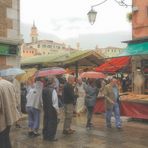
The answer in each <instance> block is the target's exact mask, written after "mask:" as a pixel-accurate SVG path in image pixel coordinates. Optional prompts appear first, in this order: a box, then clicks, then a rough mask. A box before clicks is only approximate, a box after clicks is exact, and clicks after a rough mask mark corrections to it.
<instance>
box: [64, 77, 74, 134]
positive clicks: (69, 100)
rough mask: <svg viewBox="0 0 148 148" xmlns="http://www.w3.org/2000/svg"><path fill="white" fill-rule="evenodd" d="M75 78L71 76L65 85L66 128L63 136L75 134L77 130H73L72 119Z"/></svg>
mask: <svg viewBox="0 0 148 148" xmlns="http://www.w3.org/2000/svg"><path fill="white" fill-rule="evenodd" d="M73 83H74V76H72V75H69V77H68V81H67V83H66V84H65V85H64V89H63V96H64V99H63V100H64V112H65V119H64V127H63V134H73V133H74V132H75V130H73V129H71V123H72V117H73V110H74V106H73V104H74V99H75V94H74V87H73Z"/></svg>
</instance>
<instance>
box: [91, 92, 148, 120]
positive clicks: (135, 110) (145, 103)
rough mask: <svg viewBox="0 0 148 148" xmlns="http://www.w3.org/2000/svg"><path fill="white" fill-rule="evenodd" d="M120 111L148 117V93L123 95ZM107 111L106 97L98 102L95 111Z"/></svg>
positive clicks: (133, 115) (131, 115)
mask: <svg viewBox="0 0 148 148" xmlns="http://www.w3.org/2000/svg"><path fill="white" fill-rule="evenodd" d="M120 111H121V115H122V116H127V117H132V118H139V119H148V95H136V94H133V93H129V94H127V95H124V96H121V100H120ZM102 112H105V104H104V98H99V99H98V100H97V102H96V105H95V108H94V113H102Z"/></svg>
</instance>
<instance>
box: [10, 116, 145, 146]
mask: <svg viewBox="0 0 148 148" xmlns="http://www.w3.org/2000/svg"><path fill="white" fill-rule="evenodd" d="M122 119H123V120H125V119H124V118H122ZM41 121H42V120H41ZM93 121H94V128H93V129H92V130H87V129H86V128H85V122H86V118H85V115H82V116H80V117H75V118H74V119H73V128H74V129H75V130H76V132H75V133H74V134H73V135H68V136H66V135H63V134H62V127H63V118H61V121H60V123H59V126H58V130H57V138H58V141H57V142H47V141H43V140H42V134H41V135H40V136H38V137H36V138H29V137H28V136H27V120H26V119H24V120H22V121H21V125H22V128H20V129H19V128H14V127H12V129H11V142H12V145H13V148H147V147H148V140H147V137H148V124H147V123H143V122H137V121H129V122H127V121H126V120H125V121H123V129H122V130H118V129H116V128H115V127H114V126H113V128H111V129H106V127H105V121H104V115H101V114H99V115H94V120H93ZM113 125H114V123H113ZM41 129H42V127H41V128H40V133H42V130H41Z"/></svg>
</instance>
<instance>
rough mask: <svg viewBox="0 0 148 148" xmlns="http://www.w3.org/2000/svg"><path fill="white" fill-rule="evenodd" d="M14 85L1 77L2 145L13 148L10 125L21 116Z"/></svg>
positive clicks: (0, 117)
mask: <svg viewBox="0 0 148 148" xmlns="http://www.w3.org/2000/svg"><path fill="white" fill-rule="evenodd" d="M16 101H17V95H16V92H15V87H14V85H13V84H12V83H11V82H9V81H7V80H4V79H2V78H1V77H0V147H1V148H11V142H10V138H9V133H10V127H11V126H12V125H13V124H14V123H15V122H16V121H18V119H19V118H20V115H19V112H18V111H17V103H16Z"/></svg>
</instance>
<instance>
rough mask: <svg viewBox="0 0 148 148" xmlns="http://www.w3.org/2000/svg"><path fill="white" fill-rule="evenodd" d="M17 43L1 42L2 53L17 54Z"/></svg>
mask: <svg viewBox="0 0 148 148" xmlns="http://www.w3.org/2000/svg"><path fill="white" fill-rule="evenodd" d="M17 53H18V47H17V45H7V44H0V55H17Z"/></svg>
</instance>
